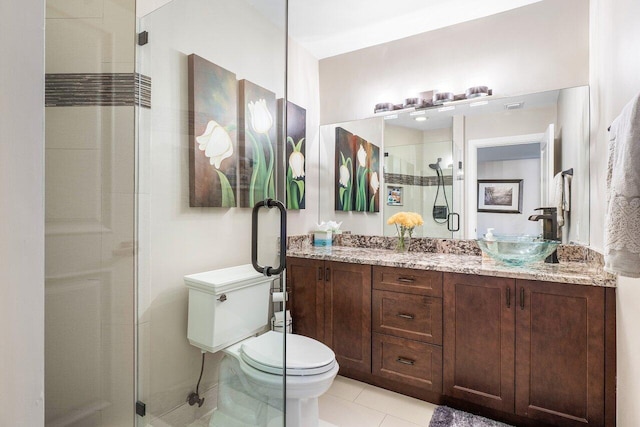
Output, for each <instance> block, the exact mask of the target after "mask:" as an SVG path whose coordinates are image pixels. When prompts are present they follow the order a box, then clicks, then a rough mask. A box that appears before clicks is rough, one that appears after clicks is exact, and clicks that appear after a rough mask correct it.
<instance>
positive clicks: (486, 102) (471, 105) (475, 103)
mask: <svg viewBox="0 0 640 427" xmlns="http://www.w3.org/2000/svg"><path fill="white" fill-rule="evenodd" d="M488 103H489V101H476V102H472V103H470V104H469V107H479V106H481V105H487V104H488Z"/></svg>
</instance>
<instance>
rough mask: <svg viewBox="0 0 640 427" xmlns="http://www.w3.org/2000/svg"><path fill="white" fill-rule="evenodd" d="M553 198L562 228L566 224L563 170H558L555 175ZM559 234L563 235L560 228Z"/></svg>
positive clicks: (559, 225) (559, 224)
mask: <svg viewBox="0 0 640 427" xmlns="http://www.w3.org/2000/svg"><path fill="white" fill-rule="evenodd" d="M551 200H552V201H553V206H555V207H556V213H557V215H556V216H557V219H558V228H560V227H562V226H563V225H564V178H563V176H562V172H558V173H557V174H556V176H554V177H553V198H552V199H551ZM558 234H559V235H562V233H561V232H560V230H558Z"/></svg>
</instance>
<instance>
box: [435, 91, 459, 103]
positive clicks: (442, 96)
mask: <svg viewBox="0 0 640 427" xmlns="http://www.w3.org/2000/svg"><path fill="white" fill-rule="evenodd" d="M453 98H454V95H453V92H435V93H434V94H433V105H442V104H444V103H445V102H451V101H453Z"/></svg>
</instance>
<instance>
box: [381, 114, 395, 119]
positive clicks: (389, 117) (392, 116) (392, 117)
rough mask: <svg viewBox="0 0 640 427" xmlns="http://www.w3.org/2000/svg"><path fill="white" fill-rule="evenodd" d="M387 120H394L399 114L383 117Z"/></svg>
mask: <svg viewBox="0 0 640 427" xmlns="http://www.w3.org/2000/svg"><path fill="white" fill-rule="evenodd" d="M383 118H384V119H385V120H394V119H397V118H398V115H397V114H389V115H388V116H384V117H383Z"/></svg>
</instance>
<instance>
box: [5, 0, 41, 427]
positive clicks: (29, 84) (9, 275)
mask: <svg viewBox="0 0 640 427" xmlns="http://www.w3.org/2000/svg"><path fill="white" fill-rule="evenodd" d="M43 24H44V3H43V1H42V0H24V1H19V2H18V1H13V2H2V3H1V4H0V52H2V56H3V59H2V60H1V61H0V80H1V81H2V82H3V83H2V96H0V198H1V199H2V204H1V205H0V236H2V238H1V239H0V289H1V290H0V293H1V294H2V297H1V298H0V343H1V344H0V346H1V347H2V350H1V351H0V425H3V426H40V425H43V423H44V107H43V105H44V26H43Z"/></svg>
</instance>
